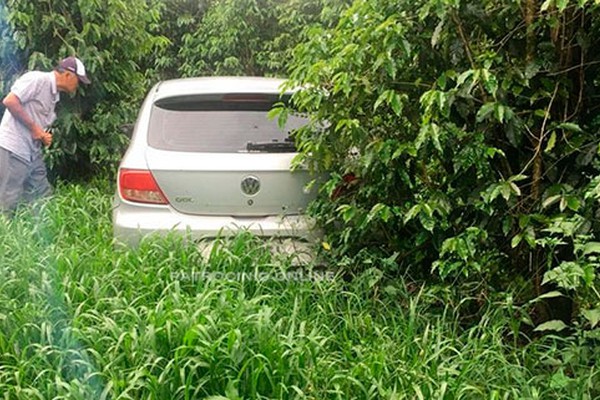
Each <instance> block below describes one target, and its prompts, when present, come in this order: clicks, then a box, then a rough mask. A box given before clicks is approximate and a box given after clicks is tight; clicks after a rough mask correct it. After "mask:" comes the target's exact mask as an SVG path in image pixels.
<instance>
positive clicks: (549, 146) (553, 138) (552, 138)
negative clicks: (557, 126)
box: [544, 132, 556, 153]
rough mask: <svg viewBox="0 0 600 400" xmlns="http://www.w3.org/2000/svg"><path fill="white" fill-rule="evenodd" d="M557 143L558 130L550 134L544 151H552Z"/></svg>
mask: <svg viewBox="0 0 600 400" xmlns="http://www.w3.org/2000/svg"><path fill="white" fill-rule="evenodd" d="M555 145H556V132H552V134H551V135H550V139H548V144H546V149H545V150H544V153H549V152H551V151H552V149H553V148H554V146H555Z"/></svg>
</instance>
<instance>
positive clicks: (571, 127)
mask: <svg viewBox="0 0 600 400" xmlns="http://www.w3.org/2000/svg"><path fill="white" fill-rule="evenodd" d="M556 128H557V129H563V130H565V131H569V132H576V133H583V129H581V127H580V126H579V125H578V124H574V123H572V122H563V123H562V124H559V125H558V126H557V127H556Z"/></svg>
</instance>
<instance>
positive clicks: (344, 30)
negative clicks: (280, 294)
mask: <svg viewBox="0 0 600 400" xmlns="http://www.w3.org/2000/svg"><path fill="white" fill-rule="evenodd" d="M599 40H600V7H599V6H598V5H597V2H593V1H585V0H582V1H568V0H563V1H552V0H548V1H545V2H538V1H535V0H523V1H514V2H506V1H498V0H484V1H482V0H476V1H472V0H418V1H396V0H393V1H392V0H369V1H355V2H354V4H353V6H352V7H351V8H350V9H349V10H348V11H347V12H345V13H344V14H343V16H342V18H341V20H340V22H339V24H338V25H337V26H336V27H335V28H334V29H330V30H322V31H320V32H314V33H313V35H312V40H311V41H309V42H307V43H304V44H302V45H300V46H299V47H298V48H297V50H296V52H295V63H294V67H293V69H292V73H291V76H292V78H293V79H294V84H301V85H304V86H305V87H306V88H307V89H306V90H304V91H303V92H302V93H300V94H299V95H298V96H296V101H297V104H298V106H299V107H300V108H301V109H302V110H305V111H309V112H311V113H313V114H315V115H316V117H315V120H316V121H319V122H321V124H320V125H317V126H321V127H323V126H324V125H323V123H322V121H327V123H326V124H325V126H326V128H325V129H312V130H309V129H307V130H305V131H303V132H301V133H300V134H299V139H300V142H301V146H302V149H303V151H304V154H305V156H306V158H307V159H308V160H309V161H312V163H313V165H314V167H315V168H318V169H321V170H326V171H332V177H331V179H330V181H329V182H328V184H327V185H325V188H324V189H325V191H326V194H327V195H329V196H324V197H323V200H322V201H321V202H320V203H319V204H318V205H317V207H316V211H317V215H319V216H320V217H321V220H322V221H323V222H324V224H325V226H327V227H328V232H329V237H328V240H329V245H331V247H332V251H334V254H336V255H337V256H342V255H345V256H350V257H352V260H353V262H352V263H351V266H352V267H353V268H355V269H358V270H362V269H364V268H365V267H368V266H372V265H374V263H376V264H375V266H377V267H378V268H380V269H382V270H384V271H386V272H394V271H401V272H402V273H404V271H410V273H411V274H412V275H413V276H421V275H423V274H425V275H429V274H430V273H431V272H434V273H435V274H437V275H439V276H440V277H441V278H442V279H447V280H448V281H449V282H451V281H454V282H455V284H461V283H469V282H471V283H478V285H477V288H476V290H477V293H479V295H480V296H484V297H485V296H487V295H489V293H488V290H489V289H490V287H492V288H493V289H495V290H503V289H506V288H507V287H508V286H509V284H515V283H516V284H521V286H520V287H521V288H525V289H526V291H525V293H527V295H526V297H528V296H538V295H542V293H545V292H550V293H546V296H547V297H554V296H559V298H558V300H553V301H554V302H555V303H553V305H552V306H551V307H546V308H544V307H539V308H538V309H536V312H537V314H536V316H537V317H538V320H539V321H547V320H552V322H551V323H549V324H548V325H543V326H542V327H539V329H545V328H553V329H561V328H563V327H564V325H563V322H562V320H565V321H566V320H570V317H571V309H570V306H571V305H570V304H569V302H568V301H566V302H564V301H563V302H562V303H565V304H562V306H564V307H561V306H559V305H557V304H558V303H559V302H561V301H560V300H564V298H562V297H561V295H560V294H559V292H556V291H554V290H551V289H560V293H562V296H571V297H575V298H576V299H577V301H578V305H579V307H580V310H581V311H582V313H581V314H579V315H583V318H582V319H581V320H580V322H581V323H582V324H584V325H585V326H588V327H590V326H592V327H594V326H595V325H596V324H597V322H598V320H599V316H600V308H598V306H599V304H600V303H599V302H600V296H599V295H598V292H597V291H596V289H595V284H597V272H598V261H597V257H598V253H599V252H600V244H599V243H598V242H596V240H598V239H599V238H598V232H599V230H598V228H600V226H599V225H598V218H597V211H596V210H597V205H598V196H599V194H600V191H599V190H600V186H599V184H600V178H599V177H597V175H598V168H599V167H600V163H599V160H598V157H597V153H598V128H599V126H600V119H599V118H598V117H597V112H598V105H597V104H598V94H599V91H598V83H599V82H598V78H599V77H600V76H599V73H600V65H599V63H600V53H598V52H597V51H596V49H597V47H598V45H600V43H599ZM375 260H379V261H375ZM381 260H383V261H381ZM521 300H522V299H521Z"/></svg>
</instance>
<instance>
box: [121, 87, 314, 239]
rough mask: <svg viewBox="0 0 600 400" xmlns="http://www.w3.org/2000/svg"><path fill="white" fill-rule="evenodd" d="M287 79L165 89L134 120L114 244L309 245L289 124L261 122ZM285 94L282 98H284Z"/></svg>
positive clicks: (304, 190) (292, 121)
mask: <svg viewBox="0 0 600 400" xmlns="http://www.w3.org/2000/svg"><path fill="white" fill-rule="evenodd" d="M283 82H284V81H283V80H280V79H272V78H257V77H210V78H189V79H176V80H169V81H164V82H161V83H159V84H157V85H156V86H154V88H152V90H151V91H150V92H149V94H148V95H147V97H146V99H145V101H144V103H143V105H142V107H141V110H140V112H139V115H138V118H137V121H136V124H135V127H134V130H133V134H132V138H131V143H130V145H129V148H128V150H127V152H126V154H125V156H124V158H123V160H122V161H121V164H120V167H119V172H118V182H117V183H118V185H117V193H116V194H115V199H114V207H113V226H114V235H115V238H116V239H117V240H118V241H119V242H122V243H125V244H128V245H133V246H135V245H137V244H138V243H139V241H140V239H141V238H142V237H144V236H145V235H147V234H150V233H166V232H173V231H174V232H180V233H186V234H190V235H191V236H192V238H193V239H201V238H214V237H217V236H223V235H229V234H231V233H234V232H236V231H238V230H239V229H245V230H249V231H251V232H253V233H256V234H257V235H260V236H267V237H272V236H277V237H285V238H308V239H311V238H314V237H315V231H314V227H313V223H312V222H311V220H310V219H309V218H308V217H306V216H304V215H303V213H304V211H305V209H306V207H307V205H308V203H309V202H310V201H311V200H312V199H313V198H314V196H315V194H316V193H315V192H316V188H315V187H313V189H312V190H309V189H308V186H307V184H308V183H309V182H310V181H311V180H312V179H313V177H311V176H310V174H309V173H308V171H307V170H305V169H302V168H299V169H294V170H293V171H292V170H291V168H290V167H291V163H292V160H293V158H294V157H295V156H296V154H297V153H296V150H295V148H294V145H293V142H292V141H291V140H290V138H289V133H290V132H291V131H293V130H294V129H296V128H298V127H300V126H302V125H304V124H306V122H307V121H306V120H305V119H304V118H303V117H301V116H293V115H291V116H290V117H289V118H288V120H287V122H286V126H285V127H283V128H280V127H279V124H278V121H277V119H272V118H269V117H268V116H267V114H268V111H269V110H271V109H272V107H273V104H275V103H277V102H281V101H282V100H284V99H285V97H286V96H285V95H284V96H283V97H282V95H281V93H280V90H281V85H282V83H283ZM289 94H290V93H288V94H287V95H289Z"/></svg>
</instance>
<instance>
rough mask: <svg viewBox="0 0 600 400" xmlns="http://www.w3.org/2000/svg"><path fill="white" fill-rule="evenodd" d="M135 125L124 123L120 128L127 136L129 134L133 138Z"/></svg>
mask: <svg viewBox="0 0 600 400" xmlns="http://www.w3.org/2000/svg"><path fill="white" fill-rule="evenodd" d="M134 126H135V124H122V125H120V126H119V130H120V131H121V132H122V133H123V134H124V135H125V136H127V137H128V138H129V139H131V136H133V127H134Z"/></svg>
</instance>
